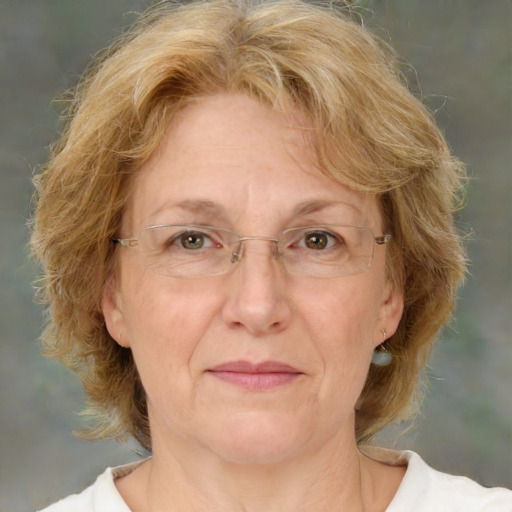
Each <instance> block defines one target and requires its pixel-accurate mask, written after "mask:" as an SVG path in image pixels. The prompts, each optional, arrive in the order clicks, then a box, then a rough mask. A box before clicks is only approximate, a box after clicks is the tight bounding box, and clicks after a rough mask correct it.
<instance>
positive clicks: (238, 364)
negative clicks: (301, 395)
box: [208, 361, 303, 391]
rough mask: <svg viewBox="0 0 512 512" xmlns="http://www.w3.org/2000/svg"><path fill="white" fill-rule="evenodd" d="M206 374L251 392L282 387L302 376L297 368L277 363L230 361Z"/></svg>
mask: <svg viewBox="0 0 512 512" xmlns="http://www.w3.org/2000/svg"><path fill="white" fill-rule="evenodd" d="M208 373H209V374H211V375H212V376H213V377H215V378H217V379H219V380H221V381H224V382H226V383H228V384H233V385H235V386H238V387H241V388H244V389H247V390H251V391H266V390H269V389H273V388H277V387H280V386H284V385H286V384H289V383H291V382H293V381H294V380H295V379H297V378H298V377H300V376H301V375H303V373H302V372H301V371H299V370H298V369H297V368H294V367H293V366H290V365H287V364H284V363H280V362H278V361H264V362H262V363H256V364H255V363H250V362H249V361H231V362H228V363H223V364H220V365H218V366H215V367H213V368H210V369H209V370H208Z"/></svg>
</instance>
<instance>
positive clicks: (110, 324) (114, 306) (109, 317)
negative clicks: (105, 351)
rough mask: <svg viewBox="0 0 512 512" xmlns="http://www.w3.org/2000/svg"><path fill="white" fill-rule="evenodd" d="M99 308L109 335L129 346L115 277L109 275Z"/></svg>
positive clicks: (124, 345)
mask: <svg viewBox="0 0 512 512" xmlns="http://www.w3.org/2000/svg"><path fill="white" fill-rule="evenodd" d="M101 310H102V312H103V317H104V318H105V325H106V326H107V330H108V332H109V334H110V336H112V338H113V339H114V340H115V341H116V342H117V343H118V344H119V345H121V346H122V347H125V348H129V347H130V343H129V341H128V336H127V335H126V324H125V320H124V313H123V307H122V300H121V297H120V293H119V292H118V290H117V285H116V279H115V277H111V278H110V279H109V280H108V282H107V283H106V285H105V288H104V289H103V294H102V298H101Z"/></svg>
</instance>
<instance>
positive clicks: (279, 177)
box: [128, 94, 379, 229]
mask: <svg viewBox="0 0 512 512" xmlns="http://www.w3.org/2000/svg"><path fill="white" fill-rule="evenodd" d="M128 211H129V215H128V217H129V219H128V223H129V224H130V225H132V226H133V228H134V229H142V228H144V227H147V226H148V225H151V224H154V223H164V222H167V223H172V222H176V223H178V222H180V223H183V222H198V221H199V219H198V216H201V219H200V220H201V222H207V223H210V224H211V223H214V221H215V223H217V224H218V222H220V221H223V222H224V224H225V223H226V222H228V223H229V224H232V225H233V227H237V226H235V224H237V223H246V224H247V225H248V226H247V227H248V228H253V227H254V228H256V227H258V229H260V228H261V225H260V226H256V224H257V223H258V222H259V223H260V224H262V223H263V224H265V223H266V225H267V226H268V227H269V229H270V228H272V229H274V226H273V224H274V223H279V222H280V223H285V224H286V223H290V222H291V221H293V220H294V219H296V218H297V216H302V217H303V218H304V220H307V219H308V218H309V217H311V216H315V215H316V216H319V215H320V214H321V212H323V213H328V214H330V215H331V216H332V217H333V219H334V218H335V217H336V216H338V217H340V219H339V221H340V222H345V223H351V224H365V225H368V223H369V221H370V222H371V223H374V224H375V222H377V223H378V217H379V215H378V209H377V208H376V201H375V198H374V197H370V196H367V195H366V194H363V193H360V192H355V191H353V190H351V189H349V188H348V187H346V186H344V185H342V184H340V183H339V182H336V181H335V180H334V179H333V178H331V177H329V176H327V175H326V174H325V173H322V171H321V170H320V169H319V166H318V162H317V159H316V156H315V152H314V149H313V144H312V125H311V123H310V122H309V120H308V118H307V117H306V116H305V115H303V114H302V113H301V112H299V111H297V110H293V109H290V110H288V111H287V112H279V111H276V110H273V109H271V108H270V107H267V106H265V105H261V104H260V103H258V102H257V101H255V100H252V99H250V98H249V97H248V96H245V95H231V94H223V95H217V96H212V97H206V98H200V99H197V100H196V101H195V102H194V103H192V104H190V105H188V106H187V107H185V108H184V109H183V110H182V111H181V112H180V114H179V116H178V117H177V118H176V119H174V121H173V122H172V124H171V125H170V126H169V129H168V131H167V133H166V135H165V137H164V139H163V140H162V144H161V146H160V148H159V150H158V151H157V152H156V153H155V154H154V155H153V157H152V158H151V159H150V160H149V161H148V162H147V163H146V164H145V165H144V166H143V167H142V168H141V169H140V171H139V173H138V175H137V177H136V179H135V182H134V189H133V194H132V198H131V203H130V205H129V210H128ZM297 220H298V219H297ZM251 223H253V224H254V226H252V225H251ZM269 223H270V224H271V225H269ZM372 227H375V226H372ZM276 229H277V228H276Z"/></svg>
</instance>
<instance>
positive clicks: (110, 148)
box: [32, 0, 465, 449]
mask: <svg viewBox="0 0 512 512" xmlns="http://www.w3.org/2000/svg"><path fill="white" fill-rule="evenodd" d="M217 92H228V93H229V92H233V93H240V92H241V93H245V94H247V95H249V96H250V97H252V98H254V99H257V100H258V101H261V102H262V103H264V104H267V105H270V106H271V107H273V108H276V109H286V106H287V105H288V106H289V105H290V102H291V103H292V104H294V105H295V106H297V107H298V108H299V109H301V110H302V111H303V112H304V113H305V114H306V115H308V116H309V117H310V119H311V120H312V123H313V126H314V132H315V133H314V135H315V136H314V140H315V149H316V151H317V154H318V159H319V162H320V164H321V167H322V169H323V170H324V171H325V172H326V173H327V174H328V175H330V176H332V177H333V178H334V179H335V180H339V181H340V182H342V183H344V184H347V185H349V186H350V187H352V188H354V189H356V190H360V191H365V192H367V193H370V194H375V195H376V196H377V197H378V199H379V201H380V206H381V212H382V215H383V218H384V227H385V231H386V232H389V233H391V234H392V237H393V238H392V243H390V245H389V251H388V253H387V268H388V272H389V276H390V278H391V279H393V280H394V281H395V283H396V284H397V285H398V286H400V287H401V289H402V290H403V294H404V301H405V306H404V313H403V317H402V319H401V322H400V325H399V327H398V330H397V332H396V333H395V334H394V335H393V336H392V337H391V338H390V339H389V340H388V341H387V342H386V348H387V351H388V353H389V354H390V355H391V356H392V357H391V362H390V363H389V364H388V365H384V366H379V365H375V364H372V365H371V367H370V370H369V374H368V378H367V382H366V385H365V388H364V390H363V392H362V395H361V397H360V399H359V402H358V405H357V410H356V436H357V439H358V441H359V442H361V441H363V440H367V439H368V438H369V437H371V436H372V435H373V434H375V433H376V432H377V431H379V430H380V429H381V428H382V427H383V426H385V425H386V424H388V423H390V422H393V421H396V420H399V419H404V418H405V417H407V416H408V415H409V414H411V411H412V409H413V408H412V407H411V404H414V403H416V402H417V401H418V400H417V398H418V376H419V375H420V373H421V370H422V368H423V367H424V365H425V363H426V360H427V357H428V356H429V353H430V350H431V346H432V342H433V340H434V338H435V336H436V334H437V333H438V331H439V329H440V328H441V327H442V325H443V324H444V323H445V322H446V321H447V319H448V318H449V316H450V314H451V313H452V310H453V306H454V297H455V293H456V289H457V286H458V284H459V282H460V280H461V278H462V277H463V274H464V268H465V256H464V252H463V249H462V245H461V240H460V238H459V236H458V235H457V233H456V232H455V229H454V225H453V213H454V211H455V210H456V209H457V208H459V206H460V201H461V190H462V187H461V184H462V180H463V178H464V168H463V166H462V165H461V163H460V162H459V161H458V160H457V159H456V158H454V157H453V156H451V154H450V151H449V148H448V146H447V144H446V142H445V140H444V138H443V136H442V134H441V133H440V131H439V129H438V128H437V127H436V124H435V122H434V121H433V119H432V116H431V115H430V113H429V112H428V111H427V109H426V108H425V107H424V106H423V105H422V104H421V102H420V101H419V100H418V99H416V98H415V97H414V96H413V95H412V94H411V93H410V92H409V90H408V89H407V87H406V85H405V83H404V79H403V77H402V74H401V71H400V66H399V65H398V60H397V59H396V57H395V55H394V53H393V51H392V50H391V49H390V48H389V47H388V45H387V44H386V43H384V42H383V41H381V40H380V39H379V38H377V37H376V36H374V35H372V34H371V33H370V32H369V31H368V30H366V29H365V28H362V27H361V26H360V24H359V23H358V22H357V20H354V19H353V16H351V12H350V10H349V9H348V7H346V6H341V7H340V8H333V7H329V6H320V5H319V4H318V3H314V4H313V3H311V4H309V3H305V2H303V1H301V0H270V1H257V0H255V1H252V0H205V1H199V2H193V3H189V4H184V5H179V4H169V3H167V4H163V5H159V6H158V7H156V8H154V9H152V10H150V11H149V12H147V13H146V14H144V15H143V16H142V17H141V18H140V20H139V21H138V22H137V23H136V24H135V26H134V27H132V29H131V30H130V31H129V32H127V33H126V34H124V35H123V36H122V37H121V38H120V39H119V40H118V41H117V42H116V43H114V45H113V46H111V47H110V48H109V49H108V50H107V51H106V52H105V53H104V54H103V56H101V57H100V58H99V59H98V60H96V61H95V62H94V63H93V65H92V66H91V67H90V68H89V70H88V71H87V72H86V74H85V75H84V77H83V78H82V80H81V82H80V83H79V85H78V87H77V88H76V89H75V90H74V91H73V93H72V98H71V99H70V105H69V109H68V111H67V119H68V123H67V128H66V130H65V132H64V133H63V135H62V136H61V139H60V142H59V143H58V144H57V145H56V147H54V148H53V150H52V155H51V158H50V161H49V163H48V164H47V165H46V167H45V168H44V169H43V170H42V172H41V173H40V174H39V175H38V176H37V177H36V178H35V183H36V188H37V192H36V200H35V215H34V222H33V235H32V249H33V253H34V255H35V257H36V258H37V259H38V260H39V261H40V262H41V263H42V266H43V268H44V275H43V277H42V279H41V288H40V297H41V300H42V301H43V302H44V303H45V304H46V305H47V306H48V311H49V315H48V322H47V326H46V329H45V332H44V335H43V343H44V349H45V353H46V354H47V355H48V356H51V357H56V358H59V359H60V360H61V361H63V362H64V363H65V364H66V365H68V366H69V367H71V368H72V369H73V370H74V371H75V372H76V373H77V374H78V376H79V377H80V379H81V381H82V384H83V387H84V389H85V393H86V397H87V400H88V404H89V406H90V410H91V411H93V412H94V414H95V417H96V424H95V425H94V426H93V427H91V428H90V429H88V430H87V431H86V434H84V435H86V436H87V437H89V438H101V437H107V436H108V437H115V438H118V439H125V438H127V437H129V436H133V437H134V438H135V439H137V440H138V441H139V442H140V443H141V444H142V445H143V446H144V447H145V448H147V449H150V448H151V434H150V429H149V424H148V417H147V406H146V397H145V393H144V389H143V386H142V383H141V381H140V378H139V376H138V373H137V369H136V367H135V364H134V361H133V358H132V354H131V352H130V351H129V350H127V349H124V348H122V347H120V346H119V345H118V344H117V343H116V342H115V341H114V340H113V339H112V338H111V337H110V335H109V334H108V332H107V329H106V327H105V322H104V318H103V315H102V310H101V297H102V292H103V289H104V287H105V285H106V283H107V280H108V279H109V276H111V275H112V272H113V269H114V266H115V247H114V245H113V244H112V243H111V238H112V237H114V236H116V235H117V234H118V230H119V228H120V225H121V219H122V217H123V211H124V209H125V207H126V204H127V201H128V200H129V197H130V188H131V184H132V181H133V180H132V179H130V178H131V177H132V176H134V175H135V174H136V173H137V171H138V169H139V168H140V167H141V166H142V165H143V164H144V162H146V161H147V160H148V158H149V157H150V156H151V155H152V154H153V153H154V151H155V149H156V148H157V147H158V145H159V143H160V141H161V139H162V135H163V134H164V131H165V130H166V128H167V126H168V124H169V123H170V122H172V119H173V117H174V116H175V114H176V113H177V112H178V111H179V110H180V109H182V108H183V107H184V106H185V105H186V104H187V103H188V102H190V101H191V100H193V99H194V98H197V97H198V96H205V95H213V94H215V93H217Z"/></svg>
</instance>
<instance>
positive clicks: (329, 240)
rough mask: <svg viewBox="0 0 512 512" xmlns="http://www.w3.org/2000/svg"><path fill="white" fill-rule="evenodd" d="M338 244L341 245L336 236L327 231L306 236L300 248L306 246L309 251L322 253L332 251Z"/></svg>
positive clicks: (313, 232)
mask: <svg viewBox="0 0 512 512" xmlns="http://www.w3.org/2000/svg"><path fill="white" fill-rule="evenodd" d="M336 243H339V240H338V238H337V237H336V235H334V234H332V233H329V232H327V231H310V232H308V233H305V234H304V238H303V240H301V241H300V242H299V246H305V247H307V248H308V249H313V250H315V251H322V250H324V249H330V248H331V247H332V246H334V245H335V244H336Z"/></svg>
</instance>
